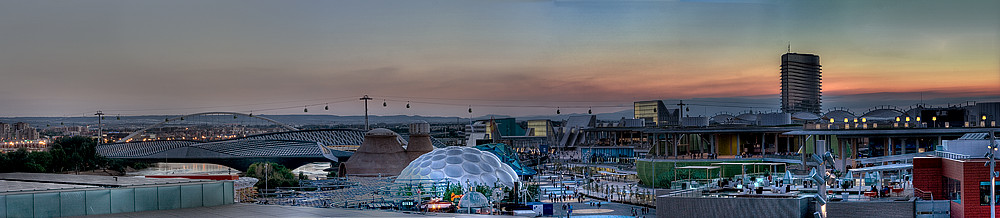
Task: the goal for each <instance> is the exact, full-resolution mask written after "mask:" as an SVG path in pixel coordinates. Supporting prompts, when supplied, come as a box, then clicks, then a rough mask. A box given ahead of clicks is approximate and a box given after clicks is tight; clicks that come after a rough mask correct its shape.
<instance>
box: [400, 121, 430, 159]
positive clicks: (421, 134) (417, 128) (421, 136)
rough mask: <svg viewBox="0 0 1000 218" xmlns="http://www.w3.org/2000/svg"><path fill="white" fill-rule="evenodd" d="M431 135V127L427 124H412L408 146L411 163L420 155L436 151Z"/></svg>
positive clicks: (407, 152)
mask: <svg viewBox="0 0 1000 218" xmlns="http://www.w3.org/2000/svg"><path fill="white" fill-rule="evenodd" d="M430 133H431V125H430V124H428V123H427V122H424V121H419V122H416V123H412V124H410V141H409V142H408V143H407V145H406V156H408V157H409V161H413V160H416V159H417V158H418V157H420V155H423V154H426V153H427V152H431V151H433V150H434V145H432V144H431V135H430ZM407 164H409V162H407ZM403 167H406V166H403Z"/></svg>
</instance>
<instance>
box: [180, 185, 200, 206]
mask: <svg viewBox="0 0 1000 218" xmlns="http://www.w3.org/2000/svg"><path fill="white" fill-rule="evenodd" d="M202 205H204V204H202V189H201V185H185V186H181V208H192V207H201V206H202Z"/></svg>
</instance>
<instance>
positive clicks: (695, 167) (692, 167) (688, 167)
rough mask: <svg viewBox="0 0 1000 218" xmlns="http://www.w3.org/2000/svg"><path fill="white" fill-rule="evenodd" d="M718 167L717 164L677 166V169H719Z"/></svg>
mask: <svg viewBox="0 0 1000 218" xmlns="http://www.w3.org/2000/svg"><path fill="white" fill-rule="evenodd" d="M719 168H721V167H717V166H686V167H678V168H677V169H702V170H711V169H719Z"/></svg>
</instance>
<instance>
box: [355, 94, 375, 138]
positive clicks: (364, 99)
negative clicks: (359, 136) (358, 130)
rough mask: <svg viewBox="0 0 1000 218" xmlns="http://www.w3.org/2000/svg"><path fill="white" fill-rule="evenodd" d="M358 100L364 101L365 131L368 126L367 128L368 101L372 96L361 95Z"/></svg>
mask: <svg viewBox="0 0 1000 218" xmlns="http://www.w3.org/2000/svg"><path fill="white" fill-rule="evenodd" d="M358 100H362V101H365V131H368V130H369V128H368V101H370V100H372V98H370V97H368V95H365V96H364V97H361V98H360V99H358Z"/></svg>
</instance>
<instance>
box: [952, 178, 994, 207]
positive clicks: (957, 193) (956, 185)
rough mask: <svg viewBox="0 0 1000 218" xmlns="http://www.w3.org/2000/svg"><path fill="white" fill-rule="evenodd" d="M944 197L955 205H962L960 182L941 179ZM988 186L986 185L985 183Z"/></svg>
mask: <svg viewBox="0 0 1000 218" xmlns="http://www.w3.org/2000/svg"><path fill="white" fill-rule="evenodd" d="M943 180H944V181H943V184H944V187H943V188H944V196H945V198H947V199H948V200H951V201H954V202H955V203H959V204H961V203H962V181H958V180H957V179H952V178H948V177H944V178H943ZM987 184H988V183H987Z"/></svg>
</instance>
